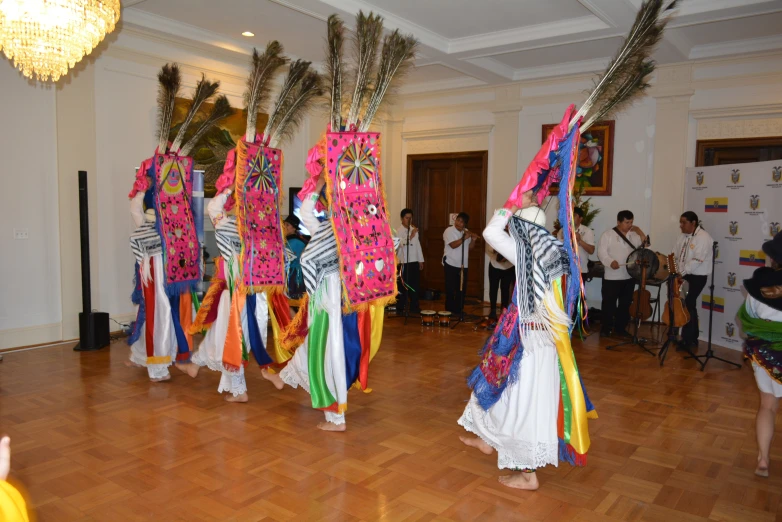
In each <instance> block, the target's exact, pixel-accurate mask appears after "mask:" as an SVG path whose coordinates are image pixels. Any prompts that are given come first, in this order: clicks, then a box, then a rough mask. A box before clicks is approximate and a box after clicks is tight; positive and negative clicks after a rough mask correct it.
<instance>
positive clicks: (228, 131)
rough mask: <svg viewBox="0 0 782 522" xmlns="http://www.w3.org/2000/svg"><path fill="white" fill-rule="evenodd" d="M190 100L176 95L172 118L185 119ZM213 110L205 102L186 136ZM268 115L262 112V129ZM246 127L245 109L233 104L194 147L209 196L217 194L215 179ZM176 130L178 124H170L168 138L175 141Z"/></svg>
mask: <svg viewBox="0 0 782 522" xmlns="http://www.w3.org/2000/svg"><path fill="white" fill-rule="evenodd" d="M189 104H190V100H187V99H185V98H177V99H176V103H175V105H174V118H173V121H184V119H185V115H186V114H187V111H188V108H189V107H190V105H189ZM211 111H212V104H211V103H204V104H203V105H202V106H201V109H200V110H199V111H198V116H196V119H195V121H193V123H191V124H190V127H189V129H188V132H187V138H189V137H190V135H191V134H193V133H195V131H196V130H197V129H198V127H199V126H200V121H201V120H203V119H204V118H206V115H207V114H209V113H210V112H211ZM267 119H268V115H266V114H259V115H258V124H257V128H259V129H261V130H263V128H264V127H265V126H266V121H267ZM246 129H247V119H246V117H245V115H244V111H243V110H242V109H238V108H236V107H234V108H233V110H232V112H231V115H230V116H228V117H227V118H225V119H223V120H222V121H220V122H219V123H218V124H217V125H215V126H214V127H212V128H211V129H210V130H209V131H208V132H207V133H206V135H204V137H203V138H201V141H199V142H198V143H197V144H196V146H195V147H194V148H193V152H192V156H193V160H194V161H195V167H194V170H203V171H204V195H205V196H206V197H212V196H214V193H215V182H216V181H217V178H218V177H219V176H220V174H222V173H223V166H225V158H226V157H227V156H228V151H230V150H231V149H233V148H234V147H236V143H237V142H238V141H239V140H240V139H242V136H244V133H245V131H246ZM177 132H179V125H177V126H175V127H172V128H171V132H170V135H169V139H170V140H172V141H173V139H174V137H175V136H176V133H177Z"/></svg>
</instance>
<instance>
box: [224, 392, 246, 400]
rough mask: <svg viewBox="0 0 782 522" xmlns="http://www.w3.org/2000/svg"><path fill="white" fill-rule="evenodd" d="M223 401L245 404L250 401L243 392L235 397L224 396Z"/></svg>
mask: <svg viewBox="0 0 782 522" xmlns="http://www.w3.org/2000/svg"><path fill="white" fill-rule="evenodd" d="M224 400H225V402H247V401H249V400H250V397H249V396H248V395H247V392H244V393H242V394H241V395H237V396H236V397H234V396H233V395H231V394H228V395H226V396H225V398H224Z"/></svg>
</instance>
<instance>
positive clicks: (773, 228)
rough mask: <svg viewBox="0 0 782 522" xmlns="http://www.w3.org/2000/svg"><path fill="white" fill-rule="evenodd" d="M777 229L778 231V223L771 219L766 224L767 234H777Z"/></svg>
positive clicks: (772, 235)
mask: <svg viewBox="0 0 782 522" xmlns="http://www.w3.org/2000/svg"><path fill="white" fill-rule="evenodd" d="M779 231H780V227H779V223H777V222H776V221H772V222H771V223H769V224H768V235H769V236H771V237H774V236H776V235H777V234H779Z"/></svg>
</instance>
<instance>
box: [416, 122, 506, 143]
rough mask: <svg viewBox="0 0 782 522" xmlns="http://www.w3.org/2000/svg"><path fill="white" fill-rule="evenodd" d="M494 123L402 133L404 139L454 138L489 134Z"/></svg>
mask: <svg viewBox="0 0 782 522" xmlns="http://www.w3.org/2000/svg"><path fill="white" fill-rule="evenodd" d="M493 129H494V125H471V126H469V127H450V128H446V129H431V130H420V131H407V132H403V133H402V139H403V140H404V141H417V140H430V139H439V138H454V137H457V136H475V135H481V134H489V133H491V131H492V130H493Z"/></svg>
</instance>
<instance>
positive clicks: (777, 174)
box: [698, 166, 782, 185]
mask: <svg viewBox="0 0 782 522" xmlns="http://www.w3.org/2000/svg"><path fill="white" fill-rule="evenodd" d="M700 174H702V173H700ZM701 178H703V176H701ZM780 179H782V166H778V167H771V181H773V182H774V183H779V180H780ZM698 185H700V183H698Z"/></svg>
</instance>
